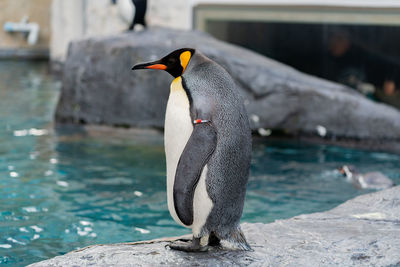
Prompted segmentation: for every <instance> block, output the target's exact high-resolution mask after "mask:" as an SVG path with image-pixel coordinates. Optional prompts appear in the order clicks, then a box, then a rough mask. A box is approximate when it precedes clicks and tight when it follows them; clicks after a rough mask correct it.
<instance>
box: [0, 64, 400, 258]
mask: <svg viewBox="0 0 400 267" xmlns="http://www.w3.org/2000/svg"><path fill="white" fill-rule="evenodd" d="M59 88H60V83H59V82H58V81H55V80H53V79H52V78H51V76H50V75H49V74H48V73H47V65H46V63H31V62H15V61H9V62H0V101H1V105H0V264H5V265H10V266H23V265H26V264H29V263H32V262H36V261H40V260H44V259H47V258H50V257H53V256H57V255H61V254H64V253H66V252H68V251H70V250H73V249H76V248H79V247H84V246H87V245H91V244H98V243H116V242H126V241H138V240H144V239H152V238H157V237H162V236H173V235H181V234H186V233H188V231H187V230H185V229H183V228H182V227H180V226H178V225H177V224H176V223H175V222H174V221H173V220H172V219H171V218H170V216H169V213H168V211H167V205H166V193H165V160H164V154H163V140H162V135H161V134H159V133H157V132H147V131H146V132H143V131H126V130H117V131H110V130H109V129H106V128H94V129H91V130H88V131H84V130H82V129H79V128H78V129H77V128H65V127H64V128H60V129H57V130H54V127H53V124H52V119H53V113H54V109H55V105H56V102H57V98H58V95H59ZM253 151H254V152H253V161H252V169H251V177H250V181H249V186H248V188H249V190H248V193H247V199H246V204H245V209H244V215H243V219H242V221H243V222H264V223H267V222H271V221H274V220H276V219H282V218H288V217H291V216H294V215H298V214H301V213H309V212H316V211H323V210H327V209H330V208H333V207H335V206H337V205H338V204H340V203H342V202H343V201H346V200H347V199H350V198H352V197H354V196H357V195H360V194H363V193H366V192H368V191H365V190H357V189H355V188H353V187H352V185H351V184H349V183H348V182H346V181H345V180H344V179H343V177H341V176H340V175H339V174H338V173H337V172H336V171H335V168H336V167H338V166H339V165H341V164H345V163H351V164H353V165H356V166H357V167H358V168H359V169H360V170H361V171H363V172H364V171H365V172H367V171H376V170H379V171H381V172H383V173H384V174H386V175H387V176H389V177H390V178H392V179H393V180H394V181H395V182H396V183H400V165H399V164H398V163H399V160H400V156H399V155H395V154H388V153H381V152H379V153H378V152H368V151H361V150H353V149H346V148H340V147H333V146H321V145H308V144H302V143H297V142H283V141H274V142H272V141H265V140H258V139H257V140H255V141H254V149H253Z"/></svg>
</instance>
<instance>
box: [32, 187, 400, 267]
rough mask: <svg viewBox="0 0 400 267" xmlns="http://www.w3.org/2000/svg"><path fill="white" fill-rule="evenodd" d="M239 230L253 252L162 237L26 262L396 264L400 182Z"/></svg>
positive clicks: (40, 266) (37, 266) (41, 265)
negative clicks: (177, 245) (182, 246)
mask: <svg viewBox="0 0 400 267" xmlns="http://www.w3.org/2000/svg"><path fill="white" fill-rule="evenodd" d="M242 228H243V230H244V232H245V235H246V236H247V239H248V241H249V243H250V245H251V246H252V248H253V250H254V251H251V252H240V251H220V250H214V251H209V252H207V253H197V254H196V253H185V252H179V251H173V250H170V249H169V248H166V245H167V244H168V243H169V242H171V241H174V240H176V239H178V238H163V239H156V240H150V241H142V242H134V243H122V244H109V245H93V246H89V247H86V248H83V249H80V250H76V251H72V252H70V253H67V254H65V255H62V256H58V257H55V258H52V259H49V260H45V261H42V262H38V263H34V264H31V265H29V266H31V267H50V266H89V265H90V266H160V265H166V266H400V239H399V238H398V237H399V236H400V186H397V187H393V188H391V189H386V190H383V191H379V192H375V193H370V194H366V195H362V196H358V197H356V198H354V199H351V200H349V201H347V202H345V203H343V204H341V205H339V206H338V207H336V208H334V209H332V210H330V211H326V212H319V213H313V214H305V215H299V216H296V217H293V218H291V219H287V220H277V221H275V222H273V223H269V224H262V223H244V224H242ZM181 238H182V237H181ZM184 238H188V237H187V236H186V237H184Z"/></svg>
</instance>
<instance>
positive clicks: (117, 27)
mask: <svg viewBox="0 0 400 267" xmlns="http://www.w3.org/2000/svg"><path fill="white" fill-rule="evenodd" d="M0 1H1V0H0ZM130 5H131V0H118V1H117V5H113V4H112V3H111V0H68V1H67V0H53V6H52V18H51V25H52V40H51V59H52V60H53V61H60V62H63V61H64V60H65V58H66V54H67V48H68V43H69V42H70V41H71V40H76V39H81V38H86V37H90V36H104V35H112V34H116V33H120V32H123V31H124V30H126V29H127V28H128V26H129V23H130V19H126V16H127V15H126V14H127V13H129V10H130ZM124 15H125V17H124ZM146 21H147V23H148V25H149V26H150V27H151V26H163V27H170V28H177V29H189V28H191V18H190V8H189V3H188V1H186V0H148V7H147V16H146Z"/></svg>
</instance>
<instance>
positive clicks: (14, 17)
mask: <svg viewBox="0 0 400 267" xmlns="http://www.w3.org/2000/svg"><path fill="white" fill-rule="evenodd" d="M51 1H52V0H34V1H32V0H0V27H1V29H0V50H15V49H41V50H43V49H47V48H48V47H49V42H50V34H51V31H50V6H51ZM24 16H29V21H30V22H36V23H38V24H39V26H40V34H39V39H38V42H37V44H36V45H34V46H29V45H28V43H27V40H26V38H25V37H24V36H23V34H21V33H7V32H5V31H4V30H3V25H4V23H5V22H7V21H10V22H19V21H20V20H21V19H22V17H24Z"/></svg>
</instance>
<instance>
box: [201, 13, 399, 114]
mask: <svg viewBox="0 0 400 267" xmlns="http://www.w3.org/2000/svg"><path fill="white" fill-rule="evenodd" d="M206 29H207V31H208V32H209V33H210V34H212V35H213V36H215V37H216V38H219V39H222V40H224V41H227V42H230V43H234V44H237V45H240V46H243V47H246V48H249V49H251V50H254V51H256V52H258V53H261V54H263V55H265V56H268V57H271V58H273V59H276V60H278V61H280V62H283V63H285V64H288V65H290V66H293V67H294V68H296V69H298V70H300V71H303V72H306V73H309V74H312V75H316V76H319V77H322V78H326V79H329V80H332V81H336V82H339V83H342V84H345V85H348V86H350V87H352V88H355V89H357V90H359V91H360V92H362V93H364V94H366V95H368V96H370V97H374V98H377V99H380V100H382V101H384V102H389V103H390V104H392V105H395V106H398V107H400V97H399V94H398V93H397V91H398V89H399V88H398V87H399V85H400V80H399V73H400V49H399V47H400V27H398V26H371V25H338V24H301V23H273V22H244V21H241V22H238V21H217V20H208V21H207V23H206ZM395 89H397V90H396V91H395V92H393V91H394V90H395ZM395 93H396V95H397V96H396V97H395V96H393V94H395Z"/></svg>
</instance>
